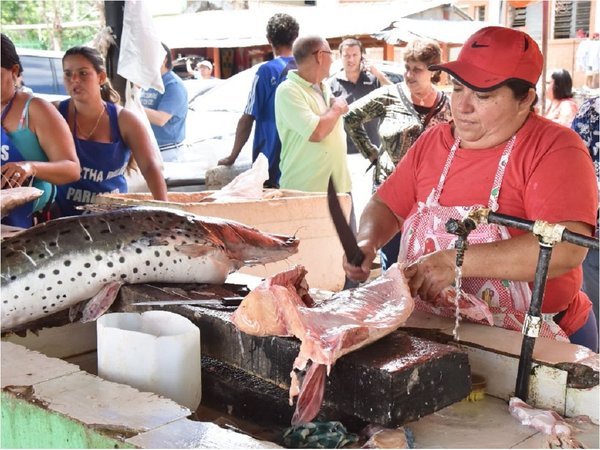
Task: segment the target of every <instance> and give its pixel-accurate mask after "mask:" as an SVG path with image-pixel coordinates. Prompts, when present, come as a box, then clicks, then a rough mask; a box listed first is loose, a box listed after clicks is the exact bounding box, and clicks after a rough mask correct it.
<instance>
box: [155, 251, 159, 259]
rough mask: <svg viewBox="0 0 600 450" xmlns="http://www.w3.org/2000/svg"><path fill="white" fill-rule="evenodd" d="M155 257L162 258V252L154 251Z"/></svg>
mask: <svg viewBox="0 0 600 450" xmlns="http://www.w3.org/2000/svg"><path fill="white" fill-rule="evenodd" d="M154 256H156V257H157V258H158V257H160V252H159V251H158V250H154Z"/></svg>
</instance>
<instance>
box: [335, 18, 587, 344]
mask: <svg viewBox="0 0 600 450" xmlns="http://www.w3.org/2000/svg"><path fill="white" fill-rule="evenodd" d="M542 65H543V57H542V54H541V52H540V50H539V47H538V45H537V44H536V42H535V41H534V40H533V39H532V38H531V37H530V36H529V35H527V34H526V33H523V32H521V31H517V30H513V29H510V28H503V27H486V28H483V29H481V30H479V31H478V32H476V33H475V34H474V35H472V36H471V37H470V38H469V39H468V40H467V41H466V42H465V44H464V46H463V48H462V49H461V52H460V54H459V56H458V59H457V60H456V61H453V62H449V63H446V64H438V65H434V66H431V67H430V70H443V71H445V72H447V73H448V74H449V75H450V76H451V80H452V81H451V82H452V86H453V91H452V96H451V102H450V103H451V109H452V117H453V120H452V122H451V123H449V124H439V125H437V126H436V127H433V128H431V129H429V130H427V131H425V132H424V133H423V134H422V135H421V136H420V137H419V139H418V140H417V141H416V142H415V144H414V145H413V146H412V147H411V148H410V149H409V151H408V152H407V154H406V156H405V157H404V158H403V159H402V160H401V161H400V163H399V164H398V166H397V167H396V170H395V171H394V173H393V174H392V175H391V176H390V177H388V178H387V179H386V181H385V182H384V183H383V184H382V185H381V187H380V188H379V189H378V190H377V192H376V193H375V194H374V195H373V197H372V198H371V199H370V201H369V203H368V204H367V206H366V207H365V209H364V212H363V215H362V217H361V220H360V226H359V230H358V235H357V239H358V242H359V246H360V247H361V248H362V250H363V252H364V254H365V259H364V261H363V263H362V265H361V266H360V267H355V266H352V265H351V264H349V263H348V262H347V261H344V270H345V271H346V274H347V275H348V277H349V278H351V279H354V280H359V281H362V280H365V279H366V278H367V277H368V275H369V273H370V268H371V263H372V261H373V259H374V258H375V255H376V252H377V250H378V249H379V248H381V246H383V245H384V244H385V243H386V242H387V241H388V240H389V239H390V238H391V237H392V236H393V235H394V234H396V233H397V232H398V231H400V230H401V231H402V242H401V245H400V255H399V258H398V259H399V261H405V263H406V264H407V267H406V269H405V274H406V276H407V278H408V281H409V285H410V288H411V292H412V294H413V295H414V296H415V302H416V305H417V309H420V310H423V311H428V312H432V313H434V314H439V315H444V316H449V317H454V315H455V307H454V306H453V305H452V307H448V306H447V305H448V304H449V303H448V299H449V298H452V297H453V296H455V295H456V292H455V291H454V289H453V287H452V285H453V282H454V280H455V260H456V250H455V249H454V243H455V241H456V236H455V235H453V234H449V233H447V232H446V230H445V224H446V221H447V220H448V219H449V218H454V219H458V220H461V219H463V218H464V217H465V215H466V213H467V212H468V211H470V210H471V209H473V208H475V207H478V206H486V207H489V208H491V210H492V211H496V212H498V213H503V214H507V215H511V216H515V217H520V218H524V219H528V220H538V219H542V220H545V221H548V222H550V223H560V224H562V225H564V226H566V227H567V228H568V229H569V230H571V231H574V232H577V233H581V234H584V235H587V236H591V235H592V234H593V231H594V227H595V224H596V209H597V206H598V190H597V187H596V179H595V174H594V169H593V166H592V161H591V159H590V157H589V154H588V152H587V149H586V148H585V146H584V145H583V143H582V142H581V139H580V138H579V137H578V136H577V134H576V133H574V132H573V131H572V130H570V129H568V128H567V127H563V126H560V125H558V124H555V123H553V122H551V121H548V120H546V119H544V118H542V117H540V116H538V115H536V114H535V113H534V112H533V106H534V104H535V102H536V100H537V96H536V93H535V85H536V83H537V81H538V79H539V77H540V74H541V72H542ZM586 251H587V250H586V249H585V248H583V247H579V246H576V245H573V244H569V243H566V242H562V243H559V244H557V245H556V246H555V247H554V249H553V253H552V258H551V261H550V266H549V272H548V278H549V279H548V282H547V284H546V290H545V295H544V298H543V303H542V313H544V314H545V317H547V316H546V314H554V320H552V319H549V320H544V321H543V323H542V327H541V332H540V335H541V336H545V337H550V338H555V339H560V340H567V339H568V340H570V341H571V342H573V343H577V344H581V345H585V346H587V347H589V348H591V349H592V350H594V351H597V347H598V336H597V333H596V317H595V316H594V314H593V312H592V311H591V302H590V300H589V299H588V298H587V296H586V295H585V294H584V293H583V292H581V291H580V288H581V282H582V272H581V263H582V261H583V259H584V258H585V255H586ZM538 254H539V243H538V240H537V238H536V237H535V236H534V235H533V234H531V233H528V232H524V231H520V230H516V229H512V228H511V229H508V228H506V227H503V226H499V225H495V224H489V225H480V226H478V227H477V229H476V230H474V231H473V232H472V233H471V234H470V235H469V248H468V250H467V251H466V253H465V257H464V264H463V266H462V286H461V287H462V289H461V291H460V295H461V296H465V297H466V298H468V299H473V300H474V301H475V302H479V303H480V304H482V300H483V301H484V302H485V303H486V305H487V307H488V308H489V312H491V315H489V314H488V318H489V322H493V324H494V325H496V326H500V327H502V328H507V329H512V330H517V331H520V330H521V328H522V324H523V321H524V318H525V315H526V313H527V311H528V308H529V302H530V299H531V291H530V287H531V284H532V282H533V280H534V276H535V270H536V265H537V259H538ZM451 304H452V303H451ZM482 322H483V321H482Z"/></svg>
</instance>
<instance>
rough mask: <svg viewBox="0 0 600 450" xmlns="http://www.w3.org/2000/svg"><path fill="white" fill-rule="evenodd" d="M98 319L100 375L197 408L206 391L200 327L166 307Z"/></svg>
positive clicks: (104, 316) (116, 314)
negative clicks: (202, 368)
mask: <svg viewBox="0 0 600 450" xmlns="http://www.w3.org/2000/svg"><path fill="white" fill-rule="evenodd" d="M97 322H98V323H97V337H98V375H99V376H100V377H102V378H104V379H106V380H110V381H114V382H117V383H122V384H128V385H130V386H132V387H135V388H137V389H139V390H141V391H148V392H154V393H156V394H159V395H163V396H165V397H168V398H170V399H172V400H174V401H176V402H177V403H179V404H181V405H184V406H187V407H188V408H190V409H191V410H192V411H195V410H196V408H197V407H198V405H199V404H200V399H201V395H202V387H201V373H200V371H201V352H200V329H199V328H198V327H197V326H196V325H194V324H193V323H192V322H191V321H190V320H188V319H186V318H185V317H183V316H180V315H179V314H175V313H171V312H168V311H146V312H143V313H111V314H105V315H103V316H102V317H100V318H99V319H98V321H97Z"/></svg>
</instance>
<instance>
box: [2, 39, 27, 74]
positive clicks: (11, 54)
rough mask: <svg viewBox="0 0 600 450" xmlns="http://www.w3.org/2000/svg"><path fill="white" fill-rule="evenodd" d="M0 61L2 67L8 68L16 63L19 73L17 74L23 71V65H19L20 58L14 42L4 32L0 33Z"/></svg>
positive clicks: (10, 68)
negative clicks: (0, 51)
mask: <svg viewBox="0 0 600 450" xmlns="http://www.w3.org/2000/svg"><path fill="white" fill-rule="evenodd" d="M0 62H1V63H2V68H3V69H8V70H12V68H13V67H14V66H15V64H18V65H19V73H17V75H21V73H23V66H22V65H21V60H20V59H19V55H18V54H17V49H16V48H15V44H13V42H12V41H11V40H10V39H9V37H8V36H7V35H5V34H4V33H2V59H1V60H0Z"/></svg>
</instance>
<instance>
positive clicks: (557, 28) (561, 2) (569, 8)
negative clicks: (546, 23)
mask: <svg viewBox="0 0 600 450" xmlns="http://www.w3.org/2000/svg"><path fill="white" fill-rule="evenodd" d="M572 17H573V2H572V1H565V0H557V1H556V3H555V4H554V39H564V38H569V37H571V20H572Z"/></svg>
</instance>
